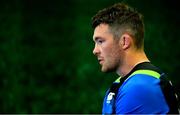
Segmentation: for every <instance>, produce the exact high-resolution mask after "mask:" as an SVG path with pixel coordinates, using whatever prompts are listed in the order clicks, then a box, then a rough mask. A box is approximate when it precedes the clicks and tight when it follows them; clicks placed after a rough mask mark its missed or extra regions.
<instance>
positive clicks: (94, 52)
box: [93, 45, 100, 55]
mask: <svg viewBox="0 0 180 115" xmlns="http://www.w3.org/2000/svg"><path fill="white" fill-rule="evenodd" d="M99 52H100V51H99V48H98V47H97V45H95V47H94V49H93V54H94V55H97V54H98V53H99Z"/></svg>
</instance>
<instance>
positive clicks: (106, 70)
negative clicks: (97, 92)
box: [101, 67, 114, 73]
mask: <svg viewBox="0 0 180 115" xmlns="http://www.w3.org/2000/svg"><path fill="white" fill-rule="evenodd" d="M101 71H102V72H104V73H109V72H113V71H114V69H108V68H103V67H102V68H101Z"/></svg>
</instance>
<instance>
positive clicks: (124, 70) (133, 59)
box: [116, 51, 150, 77]
mask: <svg viewBox="0 0 180 115" xmlns="http://www.w3.org/2000/svg"><path fill="white" fill-rule="evenodd" d="M142 62H150V61H149V59H148V58H147V56H146V54H145V53H144V51H142V52H136V53H129V54H127V55H126V56H125V59H124V60H123V63H122V64H121V65H120V67H119V68H118V70H117V71H116V73H117V74H118V75H119V76H121V77H124V76H126V75H127V74H128V73H129V72H130V71H131V70H132V69H133V68H134V67H135V66H136V65H137V64H139V63H142Z"/></svg>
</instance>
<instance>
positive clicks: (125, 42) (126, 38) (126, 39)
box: [120, 33, 132, 50]
mask: <svg viewBox="0 0 180 115" xmlns="http://www.w3.org/2000/svg"><path fill="white" fill-rule="evenodd" d="M120 44H121V47H122V49H124V50H126V49H128V48H129V47H130V46H131V45H132V37H131V36H130V35H129V34H127V33H124V34H123V35H122V36H121V38H120Z"/></svg>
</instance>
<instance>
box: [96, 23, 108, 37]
mask: <svg viewBox="0 0 180 115" xmlns="http://www.w3.org/2000/svg"><path fill="white" fill-rule="evenodd" d="M104 34H109V26H108V25H107V24H100V25H98V26H97V27H96V28H95V29H94V35H93V40H95V38H97V37H100V36H102V35H104Z"/></svg>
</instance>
